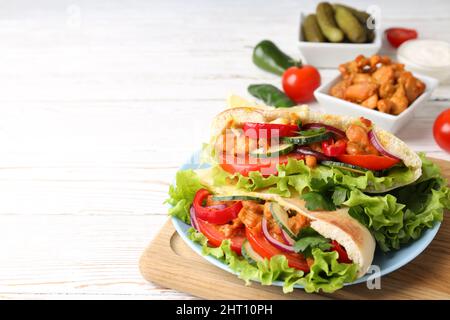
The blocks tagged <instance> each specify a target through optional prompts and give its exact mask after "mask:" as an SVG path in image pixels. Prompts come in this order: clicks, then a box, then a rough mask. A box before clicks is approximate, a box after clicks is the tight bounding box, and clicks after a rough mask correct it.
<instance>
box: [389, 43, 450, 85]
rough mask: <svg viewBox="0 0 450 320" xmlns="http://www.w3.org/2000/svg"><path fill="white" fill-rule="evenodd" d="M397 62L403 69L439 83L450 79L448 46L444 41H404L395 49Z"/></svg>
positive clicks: (449, 48) (449, 49)
mask: <svg viewBox="0 0 450 320" xmlns="http://www.w3.org/2000/svg"><path fill="white" fill-rule="evenodd" d="M437 57H438V58H437ZM397 60H398V62H400V63H403V64H404V65H405V69H407V70H410V71H413V72H417V73H420V74H424V75H427V76H430V77H433V78H436V79H437V80H439V82H444V81H446V80H447V79H448V78H449V77H450V44H449V43H448V42H446V41H439V40H428V39H416V40H409V41H406V42H405V43H403V44H402V45H401V46H400V47H399V48H398V49H397Z"/></svg>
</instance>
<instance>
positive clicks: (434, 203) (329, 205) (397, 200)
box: [215, 153, 450, 251]
mask: <svg viewBox="0 0 450 320" xmlns="http://www.w3.org/2000/svg"><path fill="white" fill-rule="evenodd" d="M419 156H420V157H421V159H422V176H421V177H420V178H419V179H418V180H417V181H416V182H414V183H412V184H409V185H406V186H403V187H399V188H396V189H394V190H391V191H389V192H387V193H384V194H382V193H381V194H377V195H374V194H365V193H363V192H362V191H361V190H364V189H365V188H366V187H367V186H369V185H370V186H373V187H374V188H375V189H378V190H382V189H383V188H385V187H390V186H392V184H393V183H394V182H401V181H408V180H410V179H411V175H412V172H411V170H409V169H407V168H401V167H398V168H394V169H392V170H390V173H389V175H388V176H385V177H375V176H374V175H373V173H372V172H370V171H369V172H367V173H366V174H365V175H362V176H356V175H353V174H351V173H348V172H343V171H341V170H339V169H337V168H329V167H326V166H318V167H316V168H315V169H310V168H309V167H308V166H306V165H305V163H304V162H303V160H296V159H289V161H288V163H287V164H284V165H279V166H278V170H279V175H278V176H269V177H263V176H262V175H261V174H260V173H259V172H250V174H249V176H248V177H244V176H242V175H240V174H236V175H234V176H232V175H230V174H228V173H226V172H225V171H223V170H222V169H221V168H220V167H217V168H216V169H215V170H216V171H217V172H219V173H220V172H221V173H222V177H221V179H222V181H224V177H223V175H225V176H227V177H228V178H229V179H235V180H236V181H237V184H236V186H237V187H238V188H240V189H245V190H248V191H257V190H264V192H268V193H276V194H279V195H281V196H283V197H289V196H291V192H290V190H289V189H290V187H291V188H293V189H295V190H296V191H297V192H299V193H300V194H303V197H304V198H305V200H306V205H307V207H308V208H310V209H311V210H316V209H325V210H332V209H333V208H334V206H341V205H344V206H347V207H350V209H349V213H350V215H352V216H353V217H354V218H356V219H357V220H359V221H360V222H361V223H362V224H364V225H365V226H367V227H368V228H369V229H370V231H371V232H372V234H373V235H374V237H375V239H376V240H377V243H378V245H379V247H380V248H381V249H382V250H383V251H390V250H392V249H399V248H400V246H401V245H402V244H406V243H408V242H410V241H412V240H415V239H417V238H418V237H420V235H421V234H422V233H423V231H424V230H425V229H426V228H431V227H432V226H433V225H434V224H435V223H436V222H438V221H442V217H443V212H444V210H445V209H446V208H447V209H450V190H449V188H448V187H447V182H446V180H445V179H444V178H443V177H442V175H441V173H440V170H439V167H438V166H437V165H435V164H434V163H433V162H431V161H430V160H428V159H427V158H426V157H425V155H424V154H423V153H420V154H419ZM224 172H225V173H224ZM219 176H220V175H219ZM218 183H220V182H219V181H218Z"/></svg>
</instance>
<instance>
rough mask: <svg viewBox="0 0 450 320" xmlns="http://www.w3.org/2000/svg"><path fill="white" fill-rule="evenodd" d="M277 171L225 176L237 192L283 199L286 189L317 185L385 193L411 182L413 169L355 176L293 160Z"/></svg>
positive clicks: (287, 193) (307, 188)
mask: <svg viewBox="0 0 450 320" xmlns="http://www.w3.org/2000/svg"><path fill="white" fill-rule="evenodd" d="M217 168H218V169H217V171H220V170H222V169H221V168H220V166H217ZM277 168H278V175H277V176H274V175H271V176H268V177H263V176H262V174H261V173H260V172H258V171H252V172H250V173H249V176H248V177H244V176H242V175H241V174H239V173H238V174H235V175H231V174H228V173H224V174H227V175H228V177H229V178H230V179H236V180H237V183H236V186H237V187H238V188H240V189H245V190H248V191H255V190H261V189H267V190H265V191H267V192H269V193H276V194H280V195H281V196H283V197H289V196H290V194H291V193H290V191H289V189H288V186H290V187H293V188H294V189H295V190H296V191H298V192H299V193H303V192H309V191H319V190H318V189H319V188H317V186H316V185H327V186H328V187H329V188H332V187H335V186H343V187H346V188H356V189H359V190H365V189H366V188H368V187H370V188H372V189H374V190H377V191H379V190H386V189H387V188H390V187H392V186H394V185H396V184H398V183H405V182H408V181H411V180H412V176H413V172H412V170H411V169H409V168H406V167H395V168H393V169H391V170H389V173H388V175H386V176H383V177H375V176H374V174H373V172H371V171H367V172H366V173H365V174H364V175H355V174H353V173H351V172H348V171H345V170H340V169H338V168H330V167H327V166H322V165H319V166H317V167H316V168H314V169H311V168H309V167H308V166H307V165H306V164H305V162H304V161H303V160H296V159H294V158H290V159H289V160H288V163H286V164H281V165H278V166H277ZM222 171H223V172H225V171H224V170H222Z"/></svg>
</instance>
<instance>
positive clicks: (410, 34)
mask: <svg viewBox="0 0 450 320" xmlns="http://www.w3.org/2000/svg"><path fill="white" fill-rule="evenodd" d="M385 33H386V38H387V39H388V41H389V43H390V44H391V45H392V46H393V47H394V48H398V47H400V45H401V44H402V43H403V42H405V41H408V40H411V39H416V38H417V31H416V30H414V29H406V28H390V29H387V30H386V31H385Z"/></svg>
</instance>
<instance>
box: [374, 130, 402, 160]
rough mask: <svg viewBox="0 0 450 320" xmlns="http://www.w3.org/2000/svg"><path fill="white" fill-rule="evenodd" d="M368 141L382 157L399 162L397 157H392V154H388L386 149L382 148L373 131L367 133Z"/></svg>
mask: <svg viewBox="0 0 450 320" xmlns="http://www.w3.org/2000/svg"><path fill="white" fill-rule="evenodd" d="M369 139H370V142H372V144H373V146H374V147H375V149H377V150H378V151H379V152H380V153H381V154H382V155H385V156H387V157H390V158H393V159H397V160H401V159H400V158H399V157H397V156H394V155H393V154H392V153H389V152H388V151H387V150H386V149H384V148H383V146H382V145H381V143H380V141H378V138H377V135H376V134H375V132H373V130H370V131H369Z"/></svg>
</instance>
